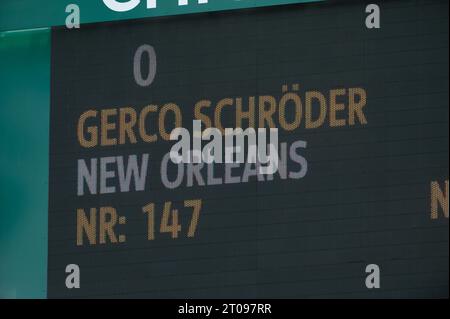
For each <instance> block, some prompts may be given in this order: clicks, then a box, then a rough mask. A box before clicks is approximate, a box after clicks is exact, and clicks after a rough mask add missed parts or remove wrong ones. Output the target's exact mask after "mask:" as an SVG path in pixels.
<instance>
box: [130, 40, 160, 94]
mask: <svg viewBox="0 0 450 319" xmlns="http://www.w3.org/2000/svg"><path fill="white" fill-rule="evenodd" d="M144 53H147V54H148V59H149V63H148V75H147V78H145V79H144V78H143V76H142V70H141V61H142V55H143V54H144ZM133 73H134V80H135V81H136V83H137V85H139V86H149V85H150V84H152V82H153V80H154V79H155V75H156V53H155V49H154V48H153V47H152V46H151V45H148V44H143V45H141V46H140V47H139V48H138V49H137V50H136V53H135V54H134V61H133Z"/></svg>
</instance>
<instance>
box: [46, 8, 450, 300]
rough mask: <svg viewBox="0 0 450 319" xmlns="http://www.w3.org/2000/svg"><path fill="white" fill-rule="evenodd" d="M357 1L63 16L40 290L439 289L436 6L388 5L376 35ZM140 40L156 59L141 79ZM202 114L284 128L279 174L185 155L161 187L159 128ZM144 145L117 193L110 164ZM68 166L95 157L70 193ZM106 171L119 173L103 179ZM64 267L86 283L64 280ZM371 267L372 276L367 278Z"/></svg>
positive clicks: (188, 124)
mask: <svg viewBox="0 0 450 319" xmlns="http://www.w3.org/2000/svg"><path fill="white" fill-rule="evenodd" d="M364 8H365V6H364V5H363V4H359V3H357V2H349V3H346V2H342V3H331V4H330V3H322V4H308V5H290V6H282V7H279V8H266V9H252V10H239V11H230V12H221V13H213V14H200V15H188V16H177V17H168V18H157V19H143V20H136V21H128V22H118V23H100V24H92V25H83V26H82V27H81V29H79V30H67V29H64V28H55V29H54V30H53V31H52V92H51V134H50V135H51V136H50V189H49V257H48V296H49V297H50V298H53V297H88V298H101V297H117V298H144V297H145V298H147V297H148V298H163V297H169V298H170V297H179V298H304V297H319V298H347V297H363V298H372V297H377V298H381V297H448V260H449V259H448V252H449V245H448V243H449V241H448V240H449V237H448V203H447V217H445V212H444V210H445V205H442V201H441V202H440V201H438V200H437V199H439V200H442V197H439V194H440V192H444V195H445V189H446V187H447V189H448V132H449V130H448V129H449V127H448V123H449V122H448V2H447V1H386V2H384V3H383V16H382V27H381V28H380V29H367V28H366V26H365V22H364V21H365V17H366V13H365V12H364ZM145 44H147V45H150V46H152V47H153V48H154V51H155V55H156V73H155V78H154V81H153V82H152V83H151V85H149V86H140V85H138V84H137V83H136V79H135V72H134V67H135V65H134V62H135V61H134V60H135V53H136V51H137V49H138V48H139V47H140V46H142V45H145ZM149 63H151V62H149V59H148V58H147V55H144V57H143V58H142V61H141V63H140V69H141V71H142V70H144V71H142V72H141V73H142V74H141V76H142V77H143V78H146V77H147V74H146V71H145V70H148V69H149ZM288 94H291V95H289V96H288V97H292V96H297V97H298V98H299V100H300V103H298V102H299V101H298V100H295V98H294V99H291V100H288V99H287V97H286V96H287V95H288ZM252 97H253V99H252ZM283 97H285V100H283ZM322 97H323V98H322ZM200 101H206V102H205V104H206V106H204V107H200V106H198V105H197V104H198V103H199V102H200ZM219 102H220V103H219ZM282 102H283V103H282ZM284 102H285V103H284ZM196 105H197V106H198V107H197V108H198V110H199V114H197V115H196V107H195V106H196ZM252 105H254V111H249V110H250V109H249V108H251V107H252ZM261 105H262V106H263V108H261ZM281 106H282V107H281ZM352 107H353V110H352V109H351V108H352ZM358 110H359V111H358ZM272 111H273V112H272ZM86 112H88V113H86ZM89 112H90V113H89ZM245 112H248V113H245ZM321 112H322V113H321ZM198 115H200V117H199V116H198ZM322 115H323V118H321V116H322ZM194 118H197V119H203V120H204V121H205V122H207V121H208V120H209V121H210V124H211V125H212V126H215V127H216V126H217V124H221V125H222V127H226V128H236V127H242V128H246V127H248V126H253V127H259V126H260V124H262V125H263V126H266V127H268V126H272V127H277V128H279V142H280V145H281V144H283V143H284V145H285V146H284V148H283V147H281V146H280V157H283V156H284V157H283V158H282V160H281V161H280V162H281V163H283V165H282V168H283V169H284V170H285V172H284V171H282V172H281V173H279V172H277V173H275V174H274V175H273V176H272V177H268V176H263V177H261V176H260V177H259V179H258V177H257V176H255V175H252V174H251V170H247V171H246V168H245V164H241V165H235V166H231V165H230V166H231V167H227V165H228V164H227V165H225V164H215V165H213V166H214V167H213V168H211V171H213V172H214V174H213V175H211V171H208V170H209V169H210V167H209V166H208V165H205V166H203V167H202V168H199V169H198V170H196V169H195V168H193V167H192V166H191V167H190V168H188V165H185V166H184V169H183V170H182V171H181V182H180V183H179V185H173V184H172V186H173V188H169V187H167V185H166V184H164V182H163V181H162V180H163V177H162V175H163V173H164V176H165V177H167V178H168V179H169V180H170V181H174V180H175V179H176V178H177V174H179V172H180V170H179V169H178V168H177V166H176V165H174V164H167V166H166V167H167V168H166V169H164V172H162V167H163V166H165V164H164V163H163V158H164V156H165V155H166V154H167V153H168V152H169V151H170V149H171V147H172V145H174V143H175V142H174V141H170V140H167V134H170V131H171V130H172V129H173V128H175V127H176V126H177V125H179V124H180V123H181V126H183V127H185V128H187V129H188V130H189V131H190V132H192V125H193V124H192V120H193V119H194ZM261 121H262V122H261ZM308 121H309V122H308ZM314 121H316V122H314ZM205 122H204V124H205ZM80 123H81V124H80ZM83 123H84V125H82V124H83ZM127 123H128V124H127ZM314 123H316V124H314ZM126 125H128V126H126ZM124 127H125V128H124ZM127 127H128V129H127ZM93 136H96V137H97V138H96V139H95V138H93ZM80 137H81V141H82V142H80ZM133 137H134V138H133ZM299 141H303V142H305V144H304V147H297V148H295V147H294V148H293V149H291V148H292V147H293V145H294V146H295V145H297V146H298V145H300V144H298V143H297V142H299ZM82 143H84V145H82ZM296 143H297V144H296ZM302 145H303V144H302ZM143 154H148V166H147V168H148V170H147V172H146V176H147V178H146V180H145V183H144V184H145V185H144V189H141V190H137V189H136V185H135V183H134V181H135V179H133V178H132V179H131V187H130V188H129V189H128V190H125V189H121V188H120V182H119V174H120V173H119V171H118V169H117V167H118V161H119V158H121V159H120V161H123V162H124V163H125V164H126V163H127V162H128V163H129V162H130V158H131V157H129V155H136V159H137V164H138V166H139V165H141V163H142V162H143V160H144V157H143ZM105 158H107V159H108V160H104V159H105ZM300 158H303V159H304V160H305V161H306V162H307V164H305V163H304V162H302V161H301V160H299V159H300ZM91 159H95V160H94V161H91ZM102 159H103V160H102ZM79 160H83V161H84V164H85V165H86V167H87V168H88V170H89V172H91V173H92V170H93V169H94V167H95V169H96V170H97V175H96V176H97V177H96V183H94V184H96V185H95V189H94V191H90V190H89V188H88V187H87V184H86V182H85V183H84V184H83V187H82V189H83V191H84V193H83V194H82V195H79V186H78V184H79V177H78V176H79V170H80V163H79ZM100 162H104V167H103V168H102V166H101V164H100ZM125 167H126V166H125ZM102 169H103V172H105V171H109V172H111V171H112V172H113V174H115V176H114V177H111V178H107V179H106V180H107V181H106V184H104V185H101V184H102V181H101V177H100V175H101V173H100V172H101V171H102ZM247 169H248V167H247ZM122 173H123V172H122ZM208 174H209V175H208ZM283 175H284V176H283ZM211 176H212V177H211ZM122 177H123V176H122ZM208 178H209V180H208ZM446 181H447V184H446ZM92 185H93V184H92ZM432 185H434V186H432ZM446 185H447V186H446ZM433 187H434V188H433ZM102 189H103V191H104V192H103V193H102ZM112 189H114V192H111V190H112ZM447 192H448V190H447ZM93 193H94V194H93ZM433 194H434V195H433ZM447 194H448V193H447ZM447 196H448V195H447ZM436 198H437V199H436ZM447 198H448V197H447ZM433 203H434V204H433ZM436 203H437V204H436ZM433 205H437V206H436V207H437V208H436V207H435V208H436V209H437V211H436V210H435V212H436V214H435V215H433V214H432V210H433V208H432V206H433ZM197 208H198V211H197V212H195V210H196V209H197ZM91 213H93V215H90V214H91ZM196 213H197V216H196ZM174 216H176V218H174ZM91 217H92V219H91ZM94 220H95V221H96V223H94V222H93V221H94ZM101 225H103V226H101ZM109 226H111V227H110V228H108V227H109ZM80 233H81V235H80ZM88 235H90V236H91V237H89V236H88ZM69 264H76V265H78V266H79V267H80V271H81V287H80V289H72V290H70V289H67V288H66V285H65V280H66V276H67V274H66V272H65V269H66V266H67V265H69ZM369 264H376V265H378V266H379V268H380V271H381V288H380V289H368V288H367V287H366V285H365V279H366V276H367V274H366V272H365V269H366V266H367V265H369Z"/></svg>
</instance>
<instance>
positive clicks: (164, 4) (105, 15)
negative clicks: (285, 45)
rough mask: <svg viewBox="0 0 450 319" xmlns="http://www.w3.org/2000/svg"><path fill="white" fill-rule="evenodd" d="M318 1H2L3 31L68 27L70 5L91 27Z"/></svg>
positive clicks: (0, 5)
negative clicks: (112, 6)
mask: <svg viewBox="0 0 450 319" xmlns="http://www.w3.org/2000/svg"><path fill="white" fill-rule="evenodd" d="M104 1H106V2H108V1H109V3H118V4H119V6H120V4H124V3H129V4H130V5H129V8H131V7H133V8H132V9H129V10H127V11H122V12H117V11H114V10H112V9H110V8H109V7H108V6H107V5H106V4H105V2H104ZM317 1H320V0H120V1H118V0H115V1H113V0H45V1H43V0H41V1H29V0H2V1H0V31H11V30H23V29H32V28H42V27H51V26H60V25H65V21H66V18H67V16H68V15H69V13H66V8H67V6H68V5H70V4H76V5H77V6H78V7H79V10H80V22H81V23H92V22H100V21H115V20H124V19H135V18H144V17H157V16H167V15H178V14H187V13H198V12H211V11H220V10H230V9H240V8H254V7H264V6H273V5H283V4H293V3H304V2H317ZM186 3H187V4H186ZM180 4H181V5H180ZM124 9H127V8H124Z"/></svg>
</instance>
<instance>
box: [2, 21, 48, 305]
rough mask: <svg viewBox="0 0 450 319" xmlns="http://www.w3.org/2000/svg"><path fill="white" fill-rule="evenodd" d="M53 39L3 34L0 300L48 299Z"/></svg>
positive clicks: (34, 34)
mask: <svg viewBox="0 0 450 319" xmlns="http://www.w3.org/2000/svg"><path fill="white" fill-rule="evenodd" d="M50 39H51V36H50V30H49V29H43V30H33V31H26V32H14V33H0V70H1V71H0V130H1V134H0V147H1V148H2V149H1V151H0V205H1V206H0V219H1V223H0V298H27V299H28V298H46V297H47V257H48V255H47V251H48V172H49V168H48V167H49V127H50V126H49V122H50V42H51V41H50Z"/></svg>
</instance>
